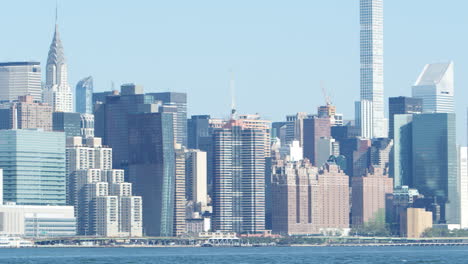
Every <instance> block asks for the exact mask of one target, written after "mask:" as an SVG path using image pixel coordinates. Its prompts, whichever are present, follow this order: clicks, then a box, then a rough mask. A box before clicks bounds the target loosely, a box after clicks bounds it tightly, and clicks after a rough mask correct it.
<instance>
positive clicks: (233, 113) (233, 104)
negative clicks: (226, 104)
mask: <svg viewBox="0 0 468 264" xmlns="http://www.w3.org/2000/svg"><path fill="white" fill-rule="evenodd" d="M229 72H230V73H231V80H230V81H229V87H230V89H231V119H233V120H234V119H236V94H235V86H234V73H233V71H232V70H230V71H229Z"/></svg>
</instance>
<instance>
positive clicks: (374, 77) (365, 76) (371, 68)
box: [356, 0, 387, 138]
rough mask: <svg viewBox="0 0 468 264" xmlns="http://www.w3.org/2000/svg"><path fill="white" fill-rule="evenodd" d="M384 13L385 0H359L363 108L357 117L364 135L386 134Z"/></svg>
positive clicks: (373, 136) (368, 136) (371, 136)
mask: <svg viewBox="0 0 468 264" xmlns="http://www.w3.org/2000/svg"><path fill="white" fill-rule="evenodd" d="M383 14H384V13H383V0H360V25H361V27H360V34H361V40H360V42H361V43H360V50H361V56H360V63H361V104H360V105H361V107H360V110H361V111H359V113H360V116H358V115H357V116H356V120H357V119H360V124H361V128H362V131H363V132H364V133H362V134H361V136H362V137H364V138H381V137H386V136H387V131H386V127H385V126H386V124H385V123H386V120H385V115H384V112H385V107H384V62H383V42H384V41H383ZM364 102H369V103H364ZM363 113H371V115H369V114H363Z"/></svg>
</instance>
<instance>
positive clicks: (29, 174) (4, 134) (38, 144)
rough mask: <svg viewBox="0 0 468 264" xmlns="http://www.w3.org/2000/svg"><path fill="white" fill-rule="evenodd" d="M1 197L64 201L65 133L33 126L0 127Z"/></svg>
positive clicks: (45, 202) (36, 201)
mask: <svg viewBox="0 0 468 264" xmlns="http://www.w3.org/2000/svg"><path fill="white" fill-rule="evenodd" d="M0 142H2V143H1V144H0V168H2V169H3V190H4V197H3V198H4V201H5V202H15V203H17V204H18V205H65V202H66V194H65V189H66V187H65V134H64V133H61V132H48V131H41V130H35V129H18V130H0Z"/></svg>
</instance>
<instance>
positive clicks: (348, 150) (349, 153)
mask: <svg viewBox="0 0 468 264" xmlns="http://www.w3.org/2000/svg"><path fill="white" fill-rule="evenodd" d="M370 147H371V140H370V139H363V138H348V139H344V140H342V141H341V142H340V154H341V155H343V156H345V157H346V169H345V173H346V175H349V176H350V177H360V176H363V175H365V174H366V170H367V168H368V167H369V164H370V161H369V159H370V158H369V149H370Z"/></svg>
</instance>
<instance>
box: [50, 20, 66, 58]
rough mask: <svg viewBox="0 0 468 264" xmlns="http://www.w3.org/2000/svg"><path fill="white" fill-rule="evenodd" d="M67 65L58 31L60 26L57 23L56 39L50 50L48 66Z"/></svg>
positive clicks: (53, 40)
mask: <svg viewBox="0 0 468 264" xmlns="http://www.w3.org/2000/svg"><path fill="white" fill-rule="evenodd" d="M64 63H65V55H64V52H63V45H62V41H61V40H60V34H59V31H58V24H57V22H55V32H54V38H53V39H52V43H51V44H50V48H49V56H48V57H47V64H55V65H60V64H64Z"/></svg>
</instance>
